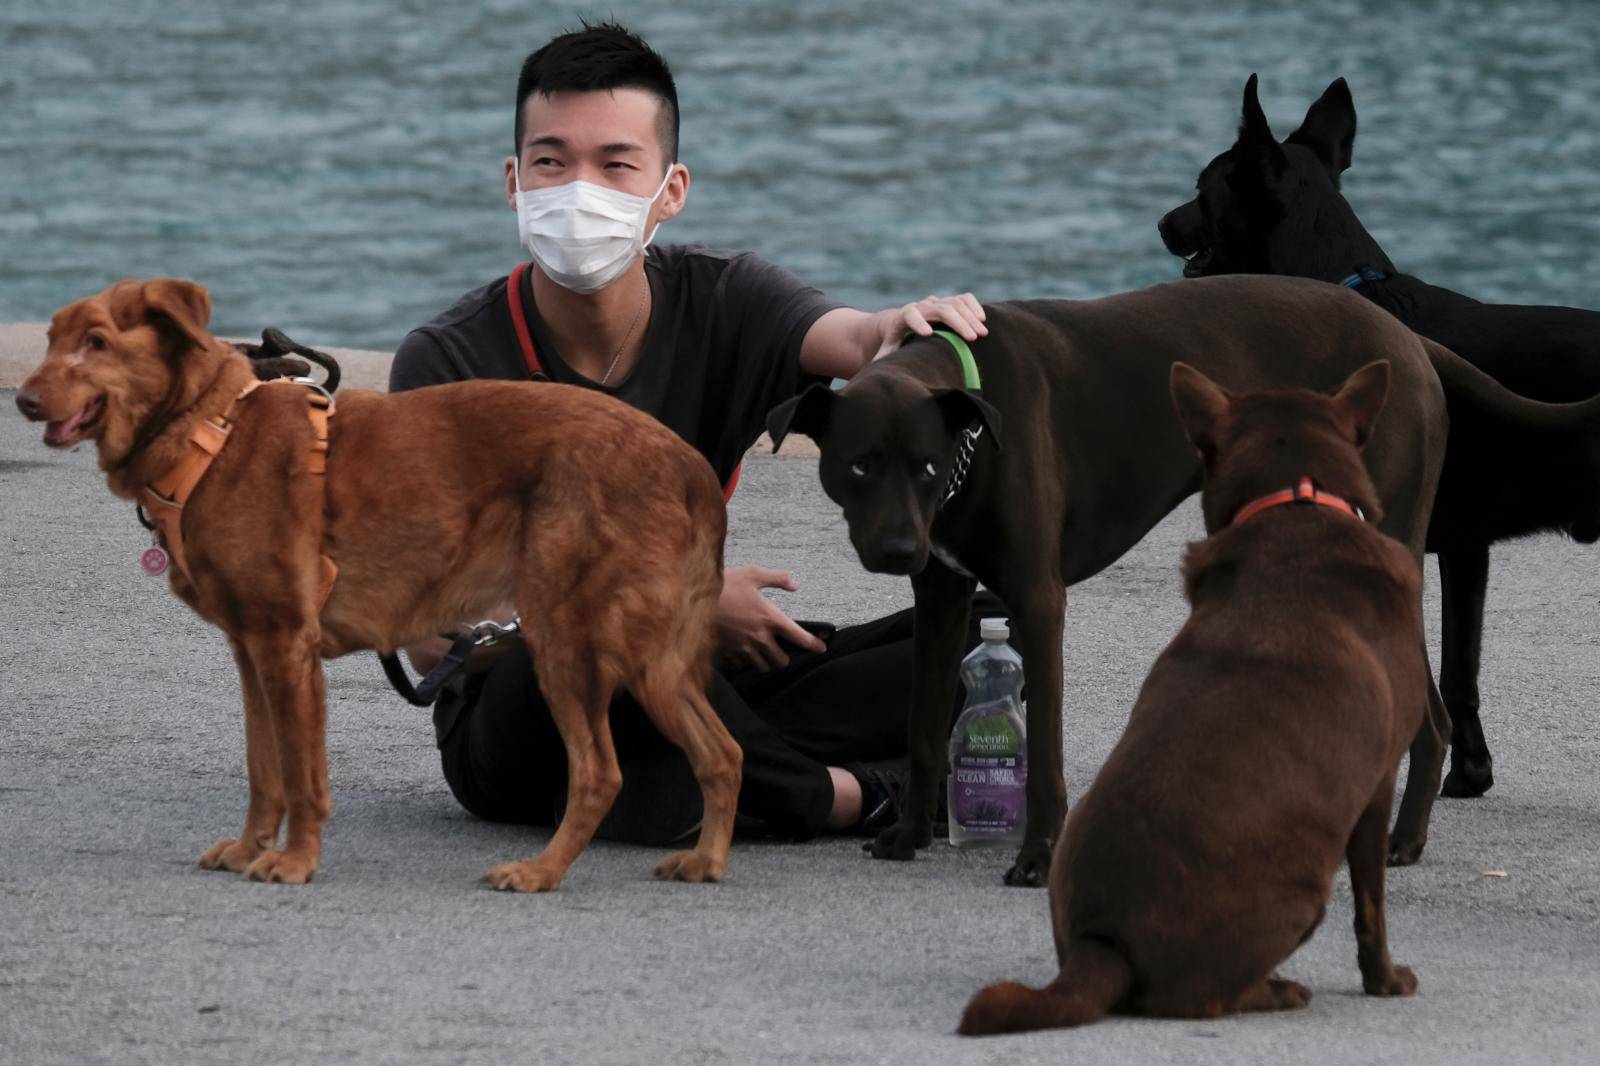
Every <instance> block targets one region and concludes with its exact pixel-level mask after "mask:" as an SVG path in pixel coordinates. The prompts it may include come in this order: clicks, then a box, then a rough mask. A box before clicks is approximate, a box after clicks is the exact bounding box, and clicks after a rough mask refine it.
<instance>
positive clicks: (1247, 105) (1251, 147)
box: [1227, 74, 1286, 195]
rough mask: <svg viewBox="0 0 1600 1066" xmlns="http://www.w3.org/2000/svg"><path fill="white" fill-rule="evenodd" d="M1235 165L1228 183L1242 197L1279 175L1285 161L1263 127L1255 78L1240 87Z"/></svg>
mask: <svg viewBox="0 0 1600 1066" xmlns="http://www.w3.org/2000/svg"><path fill="white" fill-rule="evenodd" d="M1233 156H1234V159H1235V160H1236V163H1235V166H1234V167H1233V169H1231V170H1230V171H1229V172H1228V177H1227V180H1228V184H1230V185H1232V186H1235V187H1237V188H1239V189H1240V190H1241V191H1243V192H1244V193H1245V194H1247V195H1248V194H1250V193H1251V192H1253V191H1255V190H1256V187H1257V183H1263V184H1270V183H1271V182H1272V181H1273V180H1275V179H1276V178H1277V177H1278V176H1279V175H1281V174H1282V173H1283V168H1284V166H1285V165H1286V160H1285V158H1284V154H1283V146H1282V145H1280V144H1279V143H1278V141H1277V138H1275V137H1273V136H1272V127H1271V126H1268V125H1267V115H1266V112H1264V111H1262V110H1261V101H1260V100H1258V99H1257V98H1256V76H1255V75H1254V74H1252V75H1250V80H1249V81H1247V82H1245V86H1244V115H1243V117H1242V118H1241V119H1240V122H1239V139H1238V140H1236V141H1235V142H1234V144H1233Z"/></svg>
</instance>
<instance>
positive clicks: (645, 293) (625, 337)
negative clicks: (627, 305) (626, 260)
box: [600, 278, 650, 385]
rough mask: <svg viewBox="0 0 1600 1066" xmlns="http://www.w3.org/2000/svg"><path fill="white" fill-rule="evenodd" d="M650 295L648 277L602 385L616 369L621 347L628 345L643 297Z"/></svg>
mask: <svg viewBox="0 0 1600 1066" xmlns="http://www.w3.org/2000/svg"><path fill="white" fill-rule="evenodd" d="M649 295H650V279H649V278H645V279H644V288H642V289H640V290H639V306H638V307H637V308H636V309H635V310H634V312H633V321H632V322H629V323H628V332H626V333H624V334H623V335H622V343H621V344H619V345H617V354H616V355H613V356H612V357H611V365H610V366H608V367H606V372H605V376H603V377H602V378H601V379H600V384H602V385H604V384H605V383H606V382H608V381H610V380H611V375H612V373H613V372H614V371H615V370H616V369H617V363H619V362H621V360H622V349H624V348H626V347H627V346H628V340H629V338H631V337H632V336H633V329H634V327H635V326H637V325H638V324H639V316H640V315H642V314H644V298H645V297H646V296H649Z"/></svg>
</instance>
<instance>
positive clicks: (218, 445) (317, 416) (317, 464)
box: [140, 378, 339, 610]
mask: <svg viewBox="0 0 1600 1066" xmlns="http://www.w3.org/2000/svg"><path fill="white" fill-rule="evenodd" d="M280 381H281V382H283V383H284V384H304V383H303V382H294V381H291V380H289V379H287V378H279V379H277V380H276V381H272V382H261V381H252V382H251V383H250V384H248V385H246V386H245V387H244V388H243V389H242V390H240V392H239V395H237V396H235V397H234V398H233V402H232V403H230V404H229V405H228V409H227V410H226V411H224V412H223V413H222V415H221V417H220V418H219V419H217V420H212V419H209V418H208V419H204V420H202V421H201V422H200V424H199V425H198V426H196V427H195V429H194V432H193V433H191V434H190V435H189V450H188V451H186V452H185V453H184V455H183V458H181V459H179V460H178V462H177V463H176V464H174V465H173V467H172V469H170V470H168V471H167V472H166V473H165V474H163V475H162V476H161V477H159V478H157V479H156V480H154V481H152V482H151V483H150V484H148V485H146V486H145V487H144V492H143V494H142V498H141V500H140V506H141V507H142V508H143V510H144V512H145V513H146V514H147V515H148V516H149V518H150V521H151V522H152V523H153V524H154V527H155V529H156V530H157V531H158V532H159V533H160V535H161V540H162V541H163V545H164V547H165V548H166V549H167V551H168V552H170V553H171V555H172V558H173V561H175V562H176V563H177V564H178V569H179V570H181V571H183V576H184V577H187V578H189V579H190V580H191V581H192V580H193V575H191V574H190V573H189V565H188V562H187V561H186V560H185V558H184V551H183V505H184V504H185V503H187V502H188V500H189V497H190V496H191V495H192V494H193V493H194V490H195V486H197V485H199V484H200V479H201V478H203V477H205V475H206V471H207V470H209V469H211V462H212V460H214V459H215V458H216V457H217V456H218V455H219V454H221V452H222V449H223V448H224V447H225V446H226V445H227V443H228V437H229V436H230V435H231V434H232V433H233V427H234V425H235V423H237V421H238V411H239V404H240V403H241V402H242V401H243V400H244V398H245V397H246V396H249V395H250V394H251V393H252V392H254V391H256V389H258V388H261V387H262V386H263V385H268V384H277V383H278V382H280ZM306 401H307V407H306V417H308V418H309V419H310V420H311V432H312V435H313V437H314V438H315V439H314V440H313V441H312V443H311V454H310V456H309V461H308V463H307V472H308V473H310V474H312V475H313V476H315V477H321V476H322V475H323V474H324V473H325V472H326V471H327V468H328V419H329V418H331V417H332V416H333V409H334V408H333V398H332V397H331V396H329V395H328V394H327V393H325V392H323V391H322V390H321V389H320V388H319V387H317V386H309V387H307V389H306ZM318 484H319V485H320V484H321V482H318ZM321 558H322V572H321V580H320V583H319V588H318V592H317V607H318V609H319V610H320V609H321V607H322V605H323V604H324V603H326V602H327V601H328V594H329V593H331V592H332V591H333V582H334V579H335V578H336V577H338V575H339V568H338V567H337V566H335V565H334V562H333V560H332V559H330V558H328V557H327V556H326V555H323V556H322V557H321ZM155 572H156V573H159V572H160V571H159V570H157V571H155Z"/></svg>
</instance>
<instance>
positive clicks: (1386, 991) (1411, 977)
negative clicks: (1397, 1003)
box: [1361, 966, 1417, 996]
mask: <svg viewBox="0 0 1600 1066" xmlns="http://www.w3.org/2000/svg"><path fill="white" fill-rule="evenodd" d="M1361 987H1362V988H1364V989H1366V992H1367V995H1369V996H1409V995H1411V994H1412V993H1414V992H1415V991H1416V990H1417V975H1416V974H1414V973H1412V972H1411V967H1409V966H1391V967H1389V968H1388V969H1387V970H1385V971H1383V972H1382V973H1378V974H1374V975H1373V976H1371V977H1368V976H1367V975H1366V974H1362V976H1361Z"/></svg>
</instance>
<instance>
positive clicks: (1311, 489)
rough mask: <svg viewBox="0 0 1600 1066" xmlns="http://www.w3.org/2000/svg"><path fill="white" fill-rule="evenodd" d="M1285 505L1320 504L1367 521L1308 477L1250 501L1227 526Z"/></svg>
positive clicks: (1354, 509)
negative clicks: (1287, 487)
mask: <svg viewBox="0 0 1600 1066" xmlns="http://www.w3.org/2000/svg"><path fill="white" fill-rule="evenodd" d="M1285 503H1315V504H1321V505H1322V506H1323V507H1332V508H1333V509H1334V510H1335V511H1343V512H1344V513H1345V514H1347V515H1349V516H1350V517H1352V518H1358V519H1360V520H1361V521H1363V522H1365V521H1366V520H1367V516H1366V515H1364V514H1362V513H1361V508H1359V507H1356V506H1353V505H1352V504H1351V503H1350V501H1348V500H1345V499H1342V498H1341V497H1338V496H1335V495H1333V494H1332V493H1328V492H1321V491H1319V490H1318V489H1317V487H1316V486H1315V485H1313V484H1312V483H1311V479H1310V478H1309V477H1302V478H1301V479H1300V483H1299V484H1298V485H1296V486H1295V487H1294V488H1292V489H1280V490H1279V491H1277V492H1274V493H1272V494H1271V495H1269V496H1262V497H1261V498H1260V499H1256V500H1251V501H1250V502H1249V503H1247V504H1245V505H1244V506H1243V507H1241V508H1239V513H1238V514H1236V515H1234V516H1233V521H1232V522H1230V523H1228V524H1229V525H1233V526H1236V525H1238V524H1239V523H1241V522H1243V521H1245V520H1247V519H1249V518H1253V517H1254V516H1256V515H1258V514H1260V513H1261V512H1262V511H1265V510H1266V509H1267V508H1268V507H1277V506H1279V505H1281V504H1285Z"/></svg>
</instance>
